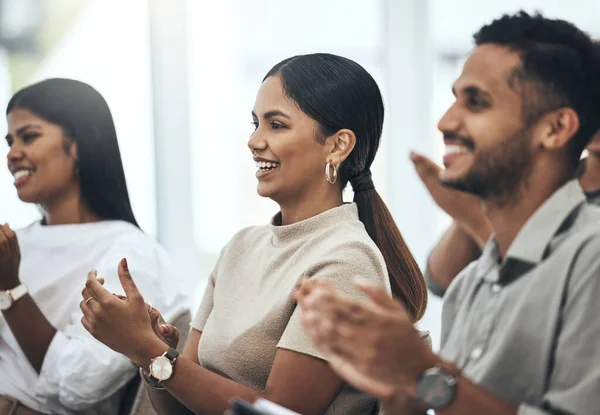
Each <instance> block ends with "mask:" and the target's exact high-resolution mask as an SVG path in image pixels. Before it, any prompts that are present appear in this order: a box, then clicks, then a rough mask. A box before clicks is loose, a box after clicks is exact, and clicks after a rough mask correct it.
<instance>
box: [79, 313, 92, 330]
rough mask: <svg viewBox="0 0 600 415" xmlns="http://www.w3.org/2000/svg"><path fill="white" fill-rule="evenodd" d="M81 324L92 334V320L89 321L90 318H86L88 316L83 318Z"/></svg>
mask: <svg viewBox="0 0 600 415" xmlns="http://www.w3.org/2000/svg"><path fill="white" fill-rule="evenodd" d="M81 324H82V325H83V327H84V328H85V329H86V330H87V331H88V332H89V333H90V334H91V331H90V327H91V325H90V320H89V318H88V317H86V316H83V317H81Z"/></svg>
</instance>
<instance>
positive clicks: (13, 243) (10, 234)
mask: <svg viewBox="0 0 600 415" xmlns="http://www.w3.org/2000/svg"><path fill="white" fill-rule="evenodd" d="M3 231H4V235H5V236H6V240H7V242H8V246H9V248H10V253H11V254H12V255H19V254H20V250H19V241H18V239H17V234H16V233H15V232H14V231H13V230H12V229H11V228H10V226H9V225H8V223H5V224H4V226H3Z"/></svg>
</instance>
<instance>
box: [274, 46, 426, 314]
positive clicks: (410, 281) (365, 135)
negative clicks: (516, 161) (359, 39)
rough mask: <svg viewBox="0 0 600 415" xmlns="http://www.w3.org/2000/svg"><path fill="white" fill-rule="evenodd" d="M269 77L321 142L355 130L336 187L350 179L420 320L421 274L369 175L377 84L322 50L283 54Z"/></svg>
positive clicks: (378, 113)
mask: <svg viewBox="0 0 600 415" xmlns="http://www.w3.org/2000/svg"><path fill="white" fill-rule="evenodd" d="M271 76H278V77H279V78H280V79H281V82H282V84H283V89H284V92H285V94H286V96H287V97H288V98H290V99H291V100H292V101H294V102H295V103H296V105H298V107H299V108H300V109H301V110H302V111H303V112H304V113H305V114H307V115H308V116H309V117H311V118H312V119H313V120H315V121H316V122H317V124H318V126H319V129H320V136H319V137H317V139H318V140H319V141H320V142H321V143H323V142H324V140H325V138H326V137H328V136H331V135H332V134H334V133H336V132H337V131H339V130H341V129H349V130H351V131H352V132H354V134H355V135H356V144H355V147H354V149H353V150H352V152H351V153H350V155H349V156H348V158H347V159H346V160H345V161H344V162H343V163H342V164H341V165H340V166H339V180H340V182H341V185H342V189H343V188H344V187H345V186H346V185H347V184H348V182H350V183H351V184H352V187H353V189H354V192H355V193H354V202H356V204H357V206H358V211H359V217H360V220H361V221H362V222H363V224H364V226H365V228H366V230H367V232H368V233H369V236H370V237H371V239H373V241H374V242H375V243H376V244H377V246H378V247H379V249H380V251H381V253H382V254H383V257H384V259H385V262H386V265H387V269H388V272H389V277H390V283H391V286H392V293H393V294H394V295H395V296H396V297H398V298H399V299H400V300H402V301H403V302H404V303H405V305H406V307H407V309H408V311H409V313H410V315H411V316H412V317H413V318H414V319H415V320H418V319H420V318H421V317H422V316H423V313H424V312H425V308H426V306H427V288H426V286H425V281H424V279H423V275H422V273H421V271H420V269H419V267H418V265H417V263H416V261H415V259H414V257H413V256H412V254H411V252H410V250H409V248H408V246H407V245H406V243H405V242H404V240H403V238H402V235H401V234H400V231H399V230H398V227H397V226H396V223H395V222H394V219H393V217H392V215H391V213H390V212H389V210H388V208H387V207H386V205H385V203H384V202H383V200H382V199H381V197H380V196H379V194H378V193H377V191H376V190H375V187H374V186H373V182H372V180H371V171H370V168H371V164H373V160H374V158H375V154H376V153H377V150H378V148H379V143H380V141H381V134H382V130H383V115H384V106H383V99H382V97H381V92H380V90H379V87H378V86H377V83H376V82H375V80H374V79H373V77H372V76H371V75H370V74H369V73H368V72H367V71H366V70H365V69H364V68H363V67H362V66H360V65H359V64H358V63H356V62H354V61H352V60H350V59H347V58H343V57H341V56H336V55H332V54H327V53H315V54H310V55H299V56H294V57H292V58H289V59H285V60H284V61H282V62H280V63H278V64H277V65H275V66H274V67H273V68H272V69H271V70H270V71H269V73H267V75H266V76H265V78H264V79H267V78H268V77H271ZM263 81H264V80H263Z"/></svg>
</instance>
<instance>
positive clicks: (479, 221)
mask: <svg viewBox="0 0 600 415" xmlns="http://www.w3.org/2000/svg"><path fill="white" fill-rule="evenodd" d="M457 224H458V226H460V227H461V228H462V229H463V230H464V231H465V232H466V233H467V234H468V235H469V236H470V237H471V239H473V241H474V242H475V243H476V244H477V246H478V247H479V248H480V249H482V248H483V246H484V245H485V243H486V242H487V240H488V239H489V238H490V236H491V235H492V233H494V229H493V228H492V224H491V223H490V221H489V219H488V218H487V217H486V216H484V215H483V214H481V215H474V217H473V218H471V219H470V220H469V221H468V222H457Z"/></svg>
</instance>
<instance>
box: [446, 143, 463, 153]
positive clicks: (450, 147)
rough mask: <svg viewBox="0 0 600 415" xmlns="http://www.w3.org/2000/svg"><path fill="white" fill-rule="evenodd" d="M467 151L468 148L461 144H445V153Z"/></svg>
mask: <svg viewBox="0 0 600 415" xmlns="http://www.w3.org/2000/svg"><path fill="white" fill-rule="evenodd" d="M467 151H468V149H467V148H466V147H463V146H457V145H447V146H446V154H454V153H464V152H467Z"/></svg>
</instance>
